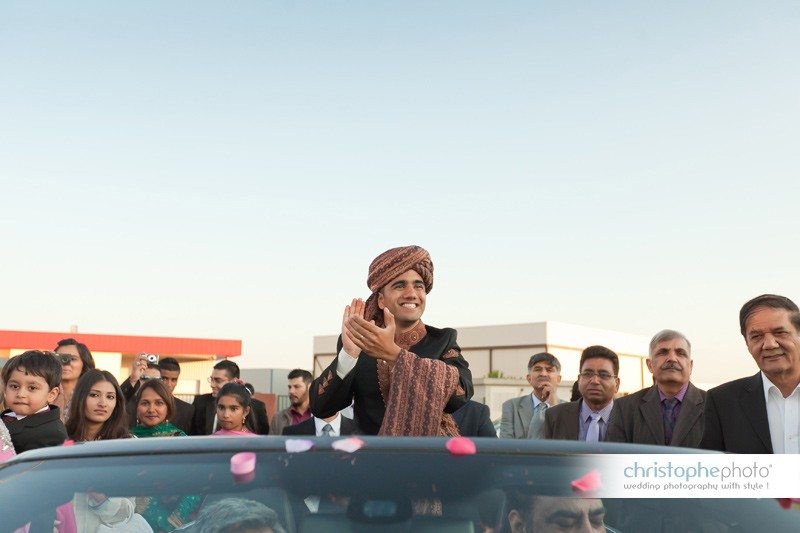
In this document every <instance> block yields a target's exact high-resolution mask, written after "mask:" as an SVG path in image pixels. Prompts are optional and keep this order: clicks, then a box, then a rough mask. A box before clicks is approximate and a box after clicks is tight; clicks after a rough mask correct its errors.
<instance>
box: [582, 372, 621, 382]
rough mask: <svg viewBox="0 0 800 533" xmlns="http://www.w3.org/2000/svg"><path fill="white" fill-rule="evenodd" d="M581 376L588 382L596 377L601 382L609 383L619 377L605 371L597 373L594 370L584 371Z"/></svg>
mask: <svg viewBox="0 0 800 533" xmlns="http://www.w3.org/2000/svg"><path fill="white" fill-rule="evenodd" d="M579 376H580V377H582V378H583V379H585V380H586V381H589V380H591V379H592V378H594V377H598V378H600V381H608V380H609V379H611V378H615V377H617V376H615V375H614V374H610V373H608V372H606V371H605V370H601V371H600V372H595V371H594V370H584V371H583V372H581V373H580V374H579Z"/></svg>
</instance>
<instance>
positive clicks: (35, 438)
mask: <svg viewBox="0 0 800 533" xmlns="http://www.w3.org/2000/svg"><path fill="white" fill-rule="evenodd" d="M10 412H11V409H6V410H5V411H3V414H2V416H3V423H4V424H5V425H6V427H7V428H8V433H9V434H10V435H11V442H13V443H14V449H15V450H16V451H17V453H22V452H26V451H28V450H35V449H37V448H46V447H48V446H61V445H62V444H64V441H65V440H67V438H68V437H67V430H66V428H65V427H64V423H63V422H62V421H61V411H60V410H59V408H58V407H56V406H55V405H51V406H50V410H49V411H43V412H41V413H36V414H34V415H29V416H26V417H25V418H23V419H22V420H17V419H15V418H10V417H8V418H7V417H6V416H5V415H6V414H8V413H10Z"/></svg>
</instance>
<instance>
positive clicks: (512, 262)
mask: <svg viewBox="0 0 800 533" xmlns="http://www.w3.org/2000/svg"><path fill="white" fill-rule="evenodd" d="M798 27H800V4H797V3H796V2H791V1H785V2H780V1H776V2H763V3H755V2H741V1H725V2H722V1H710V2H703V3H697V2H688V1H677V2H669V3H664V2H651V1H635V2H634V1H629V2H624V1H620V2H600V1H587V2H541V1H529V2H506V1H495V2H471V1H463V0H462V1H457V2H456V1H442V2H366V1H348V2H342V1H324V2H323V1H304V2H289V1H275V2H269V1H250V2H248V1H242V2H235V3H220V2H204V1H196V0H193V1H191V2H188V1H183V2H181V1H174V2H160V1H141V2H135V3H134V2H129V3H121V2H99V1H93V2H90V1H84V2H54V1H40V2H26V1H6V2H3V3H1V4H0V243H2V249H3V250H4V251H5V257H4V259H3V261H2V262H0V274H1V275H0V298H2V302H3V303H4V305H2V306H0V329H11V330H34V331H67V330H68V329H69V327H70V325H78V327H79V331H81V332H86V333H112V334H113V333H117V334H120V333H124V334H133V335H165V336H183V337H208V338H232V339H241V340H242V342H243V352H244V354H243V356H242V358H241V359H240V363H241V364H242V366H243V367H250V368H257V367H280V368H292V367H296V366H300V367H305V368H308V369H311V365H312V357H313V355H312V340H313V337H314V335H326V334H334V333H336V332H337V331H338V330H339V327H340V321H341V313H342V309H343V307H344V305H345V304H346V303H347V302H349V301H350V300H351V299H352V298H354V297H363V298H366V297H367V296H368V292H367V288H366V275H367V267H368V265H369V263H370V261H371V260H372V259H373V258H374V257H375V256H376V255H377V254H379V253H380V252H382V251H384V250H386V249H388V248H391V247H394V246H401V245H407V244H419V245H421V246H424V247H425V248H427V249H428V250H429V251H430V253H431V255H432V257H433V261H434V264H435V282H434V289H433V291H432V292H431V294H430V295H429V297H428V304H427V311H426V314H425V321H426V323H429V324H431V325H436V326H440V327H444V326H449V327H456V328H458V327H466V326H474V325H493V324H510V323H526V322H538V321H544V320H554V321H561V322H569V323H575V324H580V325H584V326H590V327H595V328H605V329H612V330H617V331H623V332H627V333H635V334H640V335H645V336H647V337H649V336H651V335H652V334H653V333H655V332H656V331H659V330H660V329H663V328H673V329H678V330H680V331H683V332H684V333H685V334H686V335H687V336H688V337H689V339H690V340H691V341H692V343H693V356H694V359H695V367H694V376H695V379H696V380H697V381H699V382H717V383H718V382H722V381H725V380H729V379H733V378H736V377H741V376H744V375H750V374H752V373H754V372H755V371H756V366H755V363H754V362H753V361H752V359H751V358H750V356H749V355H748V353H747V351H746V349H745V345H744V342H743V340H742V338H741V335H740V334H739V330H738V311H739V308H740V307H741V305H742V304H743V303H744V302H745V301H746V300H748V299H750V298H751V297H753V296H756V295H758V294H762V293H765V292H774V293H779V294H784V295H787V296H789V297H791V298H793V299H795V300H800V279H798V267H797V265H798V263H799V261H798V260H799V259H800V251H799V248H798V245H797V242H796V241H797V237H796V235H797V231H796V228H797V217H798V210H797V205H798V199H799V198H800V171H799V170H798V169H799V168H800V149H798V128H800V91H799V90H798V89H800V33H798V31H797V28H798Z"/></svg>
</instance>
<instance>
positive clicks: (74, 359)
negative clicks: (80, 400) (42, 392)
mask: <svg viewBox="0 0 800 533" xmlns="http://www.w3.org/2000/svg"><path fill="white" fill-rule="evenodd" d="M54 351H55V353H56V354H57V355H58V357H59V358H60V360H61V392H60V393H59V395H58V398H56V400H55V404H56V405H58V407H59V408H60V409H61V421H62V422H64V423H65V424H66V422H67V420H69V413H70V411H71V409H70V407H71V404H72V395H73V394H74V391H75V387H76V385H77V383H78V379H80V377H81V376H83V375H84V374H85V373H86V372H88V371H89V370H94V367H95V366H94V357H92V352H91V351H89V348H88V347H87V346H86V345H85V344H83V343H82V342H78V341H76V340H75V339H61V340H60V341H58V343H57V345H56V348H55V350H54Z"/></svg>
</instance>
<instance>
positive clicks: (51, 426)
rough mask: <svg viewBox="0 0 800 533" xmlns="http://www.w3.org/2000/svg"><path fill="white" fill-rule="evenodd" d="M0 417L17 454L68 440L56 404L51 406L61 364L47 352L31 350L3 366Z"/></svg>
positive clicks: (54, 396) (59, 377)
mask: <svg viewBox="0 0 800 533" xmlns="http://www.w3.org/2000/svg"><path fill="white" fill-rule="evenodd" d="M2 377H3V384H4V386H5V404H6V407H8V409H6V410H5V411H3V413H2V420H3V422H4V423H5V425H6V427H7V428H8V432H9V433H10V434H11V441H12V442H13V443H14V448H15V449H16V450H17V453H22V452H24V451H27V450H35V449H36V448H44V447H46V446H58V445H60V444H63V442H64V441H65V440H66V439H67V430H66V429H65V428H64V424H63V423H62V422H61V413H60V412H59V409H58V407H56V406H55V405H50V404H51V403H52V402H53V401H54V400H55V399H56V396H58V392H59V386H60V385H61V363H60V362H59V360H58V359H56V357H55V356H54V355H52V354H51V353H50V352H41V351H38V350H31V351H28V352H25V353H23V354H20V355H17V356H14V357H12V358H11V359H9V360H8V362H7V363H6V364H5V366H3V374H2Z"/></svg>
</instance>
